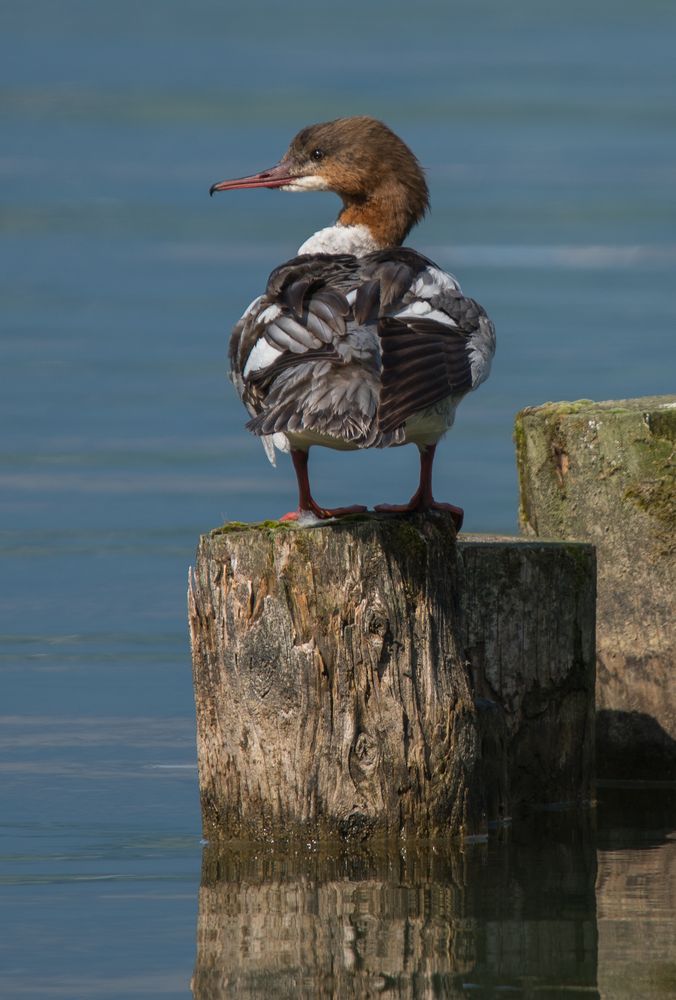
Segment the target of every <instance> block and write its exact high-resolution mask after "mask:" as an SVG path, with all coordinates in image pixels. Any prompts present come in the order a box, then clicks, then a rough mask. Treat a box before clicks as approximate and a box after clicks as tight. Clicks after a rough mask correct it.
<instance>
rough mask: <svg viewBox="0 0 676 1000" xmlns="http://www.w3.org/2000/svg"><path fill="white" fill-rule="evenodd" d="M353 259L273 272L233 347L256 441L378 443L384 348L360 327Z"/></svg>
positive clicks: (325, 258)
mask: <svg viewBox="0 0 676 1000" xmlns="http://www.w3.org/2000/svg"><path fill="white" fill-rule="evenodd" d="M357 272H358V265H357V260H356V258H355V257H352V256H350V255H335V256H334V255H328V254H313V255H303V256H301V257H297V258H294V259H293V260H291V261H288V262H287V263H286V264H283V265H281V266H280V267H278V268H276V269H275V271H273V272H272V274H271V275H270V278H269V280H268V285H267V288H266V291H265V294H264V295H263V296H261V297H260V298H259V299H257V300H256V301H255V302H254V303H252V305H251V306H250V307H249V309H248V310H247V312H246V313H245V314H244V316H243V317H242V319H241V320H240V322H239V323H238V324H237V326H236V327H235V329H234V331H233V335H232V338H231V343H230V362H231V370H232V379H233V382H234V384H235V386H236V387H237V389H238V392H239V394H240V396H241V398H242V400H243V401H244V403H245V404H246V406H247V408H248V409H249V412H250V413H251V420H250V421H249V423H248V424H247V427H248V428H249V429H250V430H251V431H253V432H254V433H255V434H257V435H261V436H268V435H272V434H276V433H296V434H300V435H302V434H303V433H312V434H318V435H327V436H329V437H333V438H338V439H341V440H342V441H345V442H349V443H350V444H352V445H353V446H355V447H365V446H368V445H371V444H373V443H374V442H375V438H376V431H377V428H376V423H375V414H376V410H377V406H378V396H379V389H380V382H379V373H380V346H379V342H378V336H377V332H376V328H375V325H372V328H371V329H370V330H369V329H366V328H362V327H360V325H359V324H358V323H355V320H354V310H353V299H354V296H353V295H352V294H351V289H353V287H354V283H355V276H356V274H357Z"/></svg>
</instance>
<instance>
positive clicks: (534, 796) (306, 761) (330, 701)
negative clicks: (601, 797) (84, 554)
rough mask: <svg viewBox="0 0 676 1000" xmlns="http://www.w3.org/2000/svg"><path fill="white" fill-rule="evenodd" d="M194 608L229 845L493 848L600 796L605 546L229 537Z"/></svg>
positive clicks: (369, 523) (371, 534)
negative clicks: (596, 554)
mask: <svg viewBox="0 0 676 1000" xmlns="http://www.w3.org/2000/svg"><path fill="white" fill-rule="evenodd" d="M189 610H190V628H191V637H192V649H193V671H194V682H195V696H196V704H197V736H198V760H199V775H200V792H201V801H202V815H203V822H204V830H205V836H207V838H209V839H210V840H233V839H241V838H253V839H257V840H268V841H269V840H271V839H278V838H280V837H296V836H303V837H304V838H306V839H307V838H308V837H317V838H321V839H328V838H332V837H335V836H336V835H338V836H341V837H343V838H348V839H349V838H357V839H363V838H367V837H374V836H380V837H385V838H388V837H389V838H399V837H401V836H404V837H406V836H412V835H415V836H416V837H418V838H420V837H446V838H447V837H453V836H458V835H463V836H473V835H476V834H478V833H481V832H483V831H484V830H485V829H486V822H487V821H488V822H490V821H491V820H496V821H499V820H501V819H507V818H508V817H509V816H510V815H511V813H512V811H513V810H514V809H515V808H520V807H521V806H524V805H536V806H541V805H546V804H554V803H561V802H563V801H565V802H570V801H576V802H580V801H582V802H584V801H588V800H589V799H590V798H592V797H593V788H592V783H593V754H592V745H593V691H594V642H593V636H594V558H593V550H592V549H591V547H590V546H587V545H574V544H566V545H556V544H552V545H543V544H542V543H540V542H524V541H523V540H520V539H510V538H508V539H495V538H485V537H472V536H469V537H468V536H464V540H463V541H461V542H460V543H458V544H456V541H455V532H454V529H453V525H452V521H451V519H450V517H448V516H446V515H438V514H432V515H427V516H416V517H407V518H402V517H391V516H390V517H388V516H386V515H371V516H360V517H355V518H351V519H344V520H342V521H340V522H338V523H331V524H326V525H323V526H320V527H316V528H310V529H307V528H306V529H299V528H297V527H296V526H288V525H283V526H280V525H279V524H278V523H276V522H271V523H269V524H264V525H226V526H225V527H224V528H223V529H220V530H216V531H215V532H212V533H211V535H208V536H205V537H203V538H202V539H201V541H200V547H199V550H198V555H197V563H196V568H195V572H194V574H193V577H192V579H191V587H190V594H189Z"/></svg>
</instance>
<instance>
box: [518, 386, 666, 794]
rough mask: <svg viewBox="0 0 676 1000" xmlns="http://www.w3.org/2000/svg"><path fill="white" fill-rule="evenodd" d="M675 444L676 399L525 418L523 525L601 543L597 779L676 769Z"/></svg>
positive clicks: (521, 439)
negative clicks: (675, 678) (675, 666)
mask: <svg viewBox="0 0 676 1000" xmlns="http://www.w3.org/2000/svg"><path fill="white" fill-rule="evenodd" d="M675 440H676V396H662V397H651V398H645V399H632V400H621V401H618V402H605V403H594V402H590V401H588V400H582V401H580V402H577V403H547V404H545V405H544V406H539V407H531V408H528V409H526V410H523V411H522V412H521V413H520V414H519V415H518V416H517V421H516V446H517V460H518V467H519V481H520V488H521V511H520V517H521V525H522V528H523V530H524V531H525V532H527V533H529V534H536V535H542V536H547V537H556V538H577V539H585V540H587V541H590V542H593V543H594V545H595V546H596V547H597V557H598V609H597V656H598V660H597V687H596V701H597V710H598V716H597V762H598V773H599V776H604V777H648V778H653V777H660V776H661V777H665V778H666V777H673V775H674V774H675V773H676V684H674V673H673V670H674V663H675V662H676V614H675V613H674V612H675V603H674V594H675V593H676V573H675V572H674V570H675V565H676V487H675V484H674V464H673V460H674V441H675Z"/></svg>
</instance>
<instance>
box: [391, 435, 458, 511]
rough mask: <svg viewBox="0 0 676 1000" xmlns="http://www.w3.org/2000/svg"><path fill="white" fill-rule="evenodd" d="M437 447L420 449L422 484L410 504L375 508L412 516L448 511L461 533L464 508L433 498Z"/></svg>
mask: <svg viewBox="0 0 676 1000" xmlns="http://www.w3.org/2000/svg"><path fill="white" fill-rule="evenodd" d="M436 448H437V446H436V445H435V444H431V445H428V446H427V447H426V448H421V449H420V483H419V485H418V489H417V490H416V491H415V493H414V494H413V496H412V497H411V499H410V500H409V502H408V503H402V504H389V503H380V504H378V506H377V507H376V508H375V509H376V510H377V511H378V512H379V513H384V514H412V513H417V512H423V511H426V510H446V511H448V512H449V513H450V515H451V517H452V518H453V523H454V524H455V530H456V531H460V528H461V527H462V521H463V517H464V511H463V509H462V507H454V506H453V504H451V503H438V502H437V501H436V500H435V499H434V497H433V496H432V465H433V464H434V453H435V451H436Z"/></svg>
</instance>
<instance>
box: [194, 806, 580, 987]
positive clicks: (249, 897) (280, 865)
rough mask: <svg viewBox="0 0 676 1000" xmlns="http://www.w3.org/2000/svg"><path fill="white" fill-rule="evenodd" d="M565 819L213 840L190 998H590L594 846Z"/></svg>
mask: <svg viewBox="0 0 676 1000" xmlns="http://www.w3.org/2000/svg"><path fill="white" fill-rule="evenodd" d="M561 822H562V821H561V818H560V817H558V818H557V817H549V820H548V821H547V823H546V824H542V825H541V826H540V828H539V829H538V830H536V831H535V835H536V838H537V839H535V840H532V841H531V842H530V843H528V844H527V845H526V844H524V843H522V842H521V841H520V840H519V837H518V835H517V834H516V833H515V832H514V831H511V832H509V834H508V835H506V836H505V837H504V838H503V839H501V840H497V841H495V842H492V843H491V844H489V845H472V846H470V847H466V848H465V849H464V850H461V849H460V848H458V847H450V846H449V847H446V848H445V849H444V850H440V849H439V848H437V849H436V850H434V849H431V848H420V847H419V848H417V849H415V850H412V849H410V848H409V849H406V850H403V849H402V850H395V851H394V852H390V853H388V852H386V851H383V852H382V853H377V852H376V851H373V850H364V851H361V850H360V851H357V852H354V851H353V852H348V851H347V850H345V851H342V852H338V853H335V854H330V855H325V854H320V853H319V852H316V851H312V850H311V849H310V850H308V849H305V850H289V851H288V852H286V853H274V852H273V851H265V852H264V853H263V852H259V853H251V852H249V853H247V851H246V850H245V849H242V850H241V851H237V850H234V851H230V852H229V853H228V854H227V855H225V856H220V857H218V856H217V855H216V854H215V853H212V851H211V850H210V849H207V850H206V852H205V857H204V867H203V874H202V886H201V889H200V902H199V921H198V935H197V940H198V949H197V962H196V967H195V973H194V978H193V992H194V996H195V998H197V1000H217V998H221V997H264V996H265V997H268V996H275V997H324V996H329V997H330V996H335V997H351V996H355V997H369V996H381V995H384V996H393V997H460V996H463V997H467V996H470V995H474V996H479V997H481V996H492V995H493V992H494V991H496V990H497V991H498V993H499V992H501V991H503V990H505V991H507V992H508V993H509V992H512V993H514V994H515V995H518V996H530V995H531V993H533V995H535V993H538V992H539V991H540V990H546V992H547V995H548V996H552V995H554V996H556V995H557V994H558V992H559V991H562V995H563V991H565V995H566V996H567V997H571V996H575V995H577V994H578V993H579V994H580V995H584V996H585V997H597V996H598V995H599V994H598V993H597V990H596V977H597V933H596V901H595V893H594V885H595V879H596V851H595V846H594V843H593V839H592V838H591V836H590V833H589V830H584V829H581V828H580V827H579V826H575V827H574V828H572V829H571V827H570V826H568V827H567V829H566V830H565V831H563V830H562V828H561Z"/></svg>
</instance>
